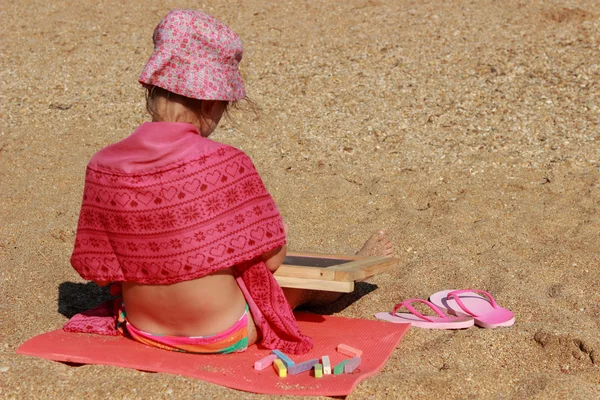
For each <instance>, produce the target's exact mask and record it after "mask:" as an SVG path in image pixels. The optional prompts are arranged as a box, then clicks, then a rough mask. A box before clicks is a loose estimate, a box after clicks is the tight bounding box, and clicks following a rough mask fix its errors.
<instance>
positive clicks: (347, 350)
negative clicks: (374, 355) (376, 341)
mask: <svg viewBox="0 0 600 400" xmlns="http://www.w3.org/2000/svg"><path fill="white" fill-rule="evenodd" d="M337 351H339V352H340V353H342V354H345V355H347V356H350V357H360V356H362V350H359V349H355V348H354V347H351V346H348V345H347V344H341V343H340V344H338V347H337Z"/></svg>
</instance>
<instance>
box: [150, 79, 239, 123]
mask: <svg viewBox="0 0 600 400" xmlns="http://www.w3.org/2000/svg"><path fill="white" fill-rule="evenodd" d="M161 97H162V98H164V99H167V100H170V101H175V102H177V103H180V104H181V105H183V106H184V107H185V108H187V109H188V110H190V111H191V112H193V113H194V114H195V115H196V117H198V118H204V117H207V116H206V115H204V114H203V113H202V102H203V101H206V100H199V99H192V98H191V97H185V96H181V95H179V94H177V93H173V92H170V91H168V90H166V89H163V88H161V87H158V86H146V110H147V111H148V113H149V114H150V116H151V117H152V120H153V121H162V115H160V113H159V111H158V109H157V104H156V103H157V99H159V98H161ZM222 101H223V102H224V103H225V115H226V116H227V117H229V109H230V108H231V107H232V106H235V102H230V101H225V100H222Z"/></svg>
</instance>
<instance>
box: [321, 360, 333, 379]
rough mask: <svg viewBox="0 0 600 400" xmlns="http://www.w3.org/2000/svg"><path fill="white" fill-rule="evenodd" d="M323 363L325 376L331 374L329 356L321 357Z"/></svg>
mask: <svg viewBox="0 0 600 400" xmlns="http://www.w3.org/2000/svg"><path fill="white" fill-rule="evenodd" d="M321 363H322V364H323V373H324V374H325V375H329V374H331V362H329V356H323V357H321Z"/></svg>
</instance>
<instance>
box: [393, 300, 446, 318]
mask: <svg viewBox="0 0 600 400" xmlns="http://www.w3.org/2000/svg"><path fill="white" fill-rule="evenodd" d="M414 302H418V303H423V304H426V305H427V306H429V308H431V309H432V310H433V311H434V312H435V313H436V314H437V315H439V316H440V317H442V318H444V319H448V316H447V315H445V314H444V313H443V312H442V310H440V309H439V308H438V307H437V306H436V305H435V304H433V303H431V302H429V301H427V300H423V299H408V300H404V301H403V302H402V303H398V304H396V306H395V307H394V311H392V315H396V311H398V309H400V308H402V307H404V308H406V309H407V310H408V311H410V313H411V314H413V315H416V316H417V317H419V318H421V319H422V320H424V321H427V322H435V321H434V320H433V319H431V318H429V317H427V316H425V315H423V314H421V313H420V312H418V311H417V310H415V309H414V307H412V306H411V305H410V304H411V303H414Z"/></svg>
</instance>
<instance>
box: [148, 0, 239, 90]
mask: <svg viewBox="0 0 600 400" xmlns="http://www.w3.org/2000/svg"><path fill="white" fill-rule="evenodd" d="M153 41H154V53H152V56H150V60H148V62H147V63H146V66H145V67H144V70H143V71H142V74H141V75H140V77H139V79H138V80H139V82H140V83H141V84H143V85H150V86H152V85H153V86H158V87H160V88H163V89H165V90H168V91H170V92H173V93H177V94H179V95H182V96H186V97H191V98H194V99H199V100H227V101H236V100H241V99H243V98H244V96H245V95H246V91H245V89H244V82H243V80H242V76H241V74H240V71H239V69H238V65H239V63H240V61H241V60H242V52H243V48H242V42H241V40H240V37H239V36H238V35H237V34H236V33H235V32H233V31H232V30H231V29H229V28H228V27H227V26H225V25H224V24H222V23H221V22H219V21H218V20H217V19H215V18H213V17H211V16H210V15H207V14H204V13H202V12H200V11H193V10H171V11H170V12H169V13H168V14H167V15H166V16H165V17H164V18H163V19H162V21H160V23H159V24H158V26H157V27H156V29H155V30H154V35H153Z"/></svg>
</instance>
